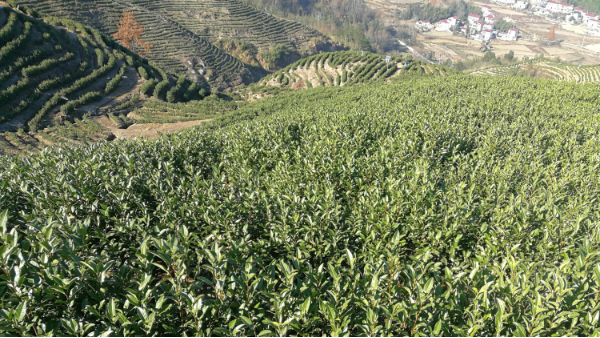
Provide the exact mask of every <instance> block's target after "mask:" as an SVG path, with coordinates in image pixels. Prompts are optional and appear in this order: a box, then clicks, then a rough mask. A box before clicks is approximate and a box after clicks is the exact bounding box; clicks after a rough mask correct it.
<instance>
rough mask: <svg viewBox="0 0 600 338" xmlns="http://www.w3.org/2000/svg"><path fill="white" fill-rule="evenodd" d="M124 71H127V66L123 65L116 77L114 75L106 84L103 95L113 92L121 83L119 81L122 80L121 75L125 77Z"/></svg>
mask: <svg viewBox="0 0 600 338" xmlns="http://www.w3.org/2000/svg"><path fill="white" fill-rule="evenodd" d="M126 71H127V65H126V64H123V65H122V66H121V68H120V69H119V72H118V73H117V75H115V77H113V78H112V79H111V80H110V81H108V83H107V84H106V88H105V89H104V93H105V94H110V93H111V92H112V91H113V90H115V88H117V86H118V85H119V83H120V82H121V79H122V78H123V75H125V72H126Z"/></svg>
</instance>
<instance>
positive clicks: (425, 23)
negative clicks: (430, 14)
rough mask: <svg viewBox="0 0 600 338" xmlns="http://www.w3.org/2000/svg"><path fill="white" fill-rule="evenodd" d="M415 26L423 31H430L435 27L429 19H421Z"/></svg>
mask: <svg viewBox="0 0 600 338" xmlns="http://www.w3.org/2000/svg"><path fill="white" fill-rule="evenodd" d="M415 27H416V28H417V29H419V30H421V31H430V30H432V29H433V25H432V24H431V22H429V20H419V21H417V23H416V24H415Z"/></svg>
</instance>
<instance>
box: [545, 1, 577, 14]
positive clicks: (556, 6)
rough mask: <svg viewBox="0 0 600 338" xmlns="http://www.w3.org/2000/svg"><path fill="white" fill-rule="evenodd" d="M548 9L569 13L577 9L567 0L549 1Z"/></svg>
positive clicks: (551, 11) (553, 11) (552, 11)
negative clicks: (561, 0) (559, 0)
mask: <svg viewBox="0 0 600 338" xmlns="http://www.w3.org/2000/svg"><path fill="white" fill-rule="evenodd" d="M546 9H547V10H548V11H549V12H550V13H565V14H569V13H572V12H573V11H574V10H575V7H574V6H573V5H571V4H568V3H566V2H556V1H548V3H547V4H546Z"/></svg>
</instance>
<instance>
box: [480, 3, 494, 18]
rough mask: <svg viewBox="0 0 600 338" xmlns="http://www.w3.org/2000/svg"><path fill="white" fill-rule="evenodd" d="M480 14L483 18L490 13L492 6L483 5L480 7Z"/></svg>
mask: <svg viewBox="0 0 600 338" xmlns="http://www.w3.org/2000/svg"><path fill="white" fill-rule="evenodd" d="M481 12H483V16H486V15H488V14H490V13H491V12H492V6H489V5H483V6H481Z"/></svg>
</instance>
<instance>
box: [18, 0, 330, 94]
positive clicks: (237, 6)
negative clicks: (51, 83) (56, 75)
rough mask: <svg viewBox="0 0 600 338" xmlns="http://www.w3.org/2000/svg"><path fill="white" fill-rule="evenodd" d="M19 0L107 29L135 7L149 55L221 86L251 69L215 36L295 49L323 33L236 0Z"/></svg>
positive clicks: (248, 77) (244, 79) (47, 12)
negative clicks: (124, 12)
mask: <svg viewBox="0 0 600 338" xmlns="http://www.w3.org/2000/svg"><path fill="white" fill-rule="evenodd" d="M18 3H19V4H24V5H27V6H30V7H32V8H34V9H35V10H37V11H39V12H40V13H41V14H43V15H53V16H58V17H68V18H70V19H73V20H76V21H80V22H85V23H86V24H89V25H92V26H93V27H95V28H97V29H99V30H100V31H102V32H103V33H105V34H108V35H111V34H113V33H115V32H116V30H117V23H118V22H119V18H120V17H121V15H122V14H123V11H124V10H129V11H133V12H134V15H135V17H136V19H137V20H138V21H139V22H140V23H141V24H142V25H143V26H144V27H145V28H146V31H145V33H144V35H143V39H144V40H145V41H147V42H149V43H150V44H152V45H153V46H154V47H153V49H152V51H151V53H149V54H148V55H147V57H148V58H149V59H150V60H152V61H154V62H155V63H156V64H157V65H158V66H160V67H163V68H165V69H167V70H169V71H172V72H176V73H182V74H186V75H187V76H188V77H190V78H194V79H196V80H197V79H199V78H202V77H205V78H206V80H208V81H209V83H211V85H212V86H213V87H215V88H216V89H220V90H221V89H225V88H228V87H232V86H237V85H240V84H242V83H249V82H250V81H251V80H252V78H253V77H252V76H253V75H252V74H251V73H250V71H249V70H248V67H246V65H245V64H244V63H243V62H242V61H240V60H239V59H238V58H235V57H233V56H232V55H230V54H228V53H226V52H224V51H222V50H220V49H219V48H217V47H215V45H214V44H213V43H214V42H216V41H218V40H220V39H222V38H226V37H235V38H236V39H240V40H242V41H247V42H250V43H251V44H253V45H254V46H255V47H256V48H258V49H260V48H263V49H266V48H268V47H269V46H275V45H277V44H283V45H285V46H287V47H288V48H289V49H290V50H292V51H297V50H299V48H300V47H301V46H303V45H308V44H309V43H310V39H311V38H314V37H319V36H322V35H321V34H319V33H318V32H316V31H314V30H312V29H309V28H306V27H304V26H302V25H300V24H298V23H294V22H290V21H287V20H283V19H279V18H275V17H273V16H270V15H267V14H265V13H262V12H259V11H257V10H255V9H253V8H252V7H250V6H247V5H244V4H242V3H241V2H238V1H236V0H203V1H192V0H152V1H150V0H128V1H127V0H119V1H117V0H99V1H92V0H20V1H18ZM309 51H310V50H309ZM313 52H316V50H313ZM261 74H262V75H261V76H264V74H265V73H261Z"/></svg>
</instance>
